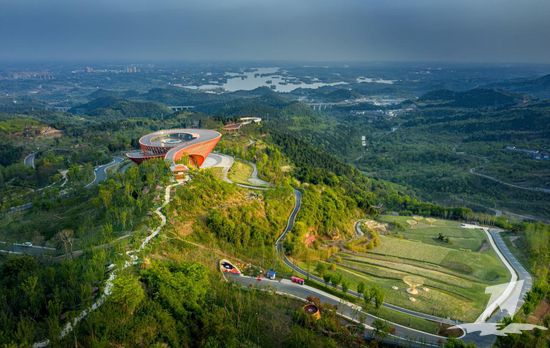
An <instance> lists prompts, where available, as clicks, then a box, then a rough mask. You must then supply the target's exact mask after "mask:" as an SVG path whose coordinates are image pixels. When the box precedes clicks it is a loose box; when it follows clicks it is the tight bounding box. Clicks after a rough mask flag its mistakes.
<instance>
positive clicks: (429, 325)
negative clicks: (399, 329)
mask: <svg viewBox="0 0 550 348" xmlns="http://www.w3.org/2000/svg"><path fill="white" fill-rule="evenodd" d="M306 284H307V285H309V286H312V287H314V288H317V289H319V290H323V291H325V292H328V293H329V294H332V295H335V296H338V297H341V298H343V299H345V300H346V301H349V302H353V303H356V304H357V305H359V306H362V307H363V306H364V302H363V301H362V300H361V299H359V298H357V297H355V296H352V295H350V294H345V295H344V293H343V292H342V291H341V290H338V289H336V288H334V287H333V286H330V285H325V284H322V283H319V282H317V281H315V280H311V279H307V280H306ZM367 312H368V313H369V314H372V315H375V316H377V317H379V318H382V319H384V320H387V321H390V322H392V323H396V324H400V325H403V326H407V327H410V328H413V329H416V330H420V331H424V332H429V333H432V334H438V332H439V330H440V325H439V324H438V323H436V322H433V321H431V320H426V319H422V318H418V317H415V316H412V315H408V314H405V313H401V312H398V311H395V310H393V309H390V308H385V307H381V308H379V309H377V310H367Z"/></svg>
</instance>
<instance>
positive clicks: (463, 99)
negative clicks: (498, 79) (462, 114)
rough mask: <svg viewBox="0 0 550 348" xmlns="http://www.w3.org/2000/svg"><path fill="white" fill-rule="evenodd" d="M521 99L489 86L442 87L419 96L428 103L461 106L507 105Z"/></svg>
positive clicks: (422, 101)
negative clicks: (464, 88)
mask: <svg viewBox="0 0 550 348" xmlns="http://www.w3.org/2000/svg"><path fill="white" fill-rule="evenodd" d="M521 100H522V98H521V97H520V96H519V95H514V94H511V93H509V92H504V91H496V90H494V89H488V88H475V89H471V90H468V91H464V92H457V91H451V90H448V89H440V90H435V91H431V92H428V93H426V94H424V95H422V96H421V97H420V98H418V102H420V103H424V104H427V105H437V106H450V107H459V108H491V107H495V108H497V107H505V106H512V105H514V104H517V103H518V102H520V101H521Z"/></svg>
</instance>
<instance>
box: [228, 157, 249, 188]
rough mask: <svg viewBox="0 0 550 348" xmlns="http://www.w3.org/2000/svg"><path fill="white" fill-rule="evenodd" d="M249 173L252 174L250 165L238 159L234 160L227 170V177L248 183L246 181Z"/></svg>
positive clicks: (237, 181) (234, 180)
mask: <svg viewBox="0 0 550 348" xmlns="http://www.w3.org/2000/svg"><path fill="white" fill-rule="evenodd" d="M251 174H252V166H251V165H249V164H247V163H244V162H241V161H239V160H235V162H234V163H233V166H232V167H231V169H230V170H229V179H230V180H232V181H233V182H236V183H239V184H246V185H250V183H249V182H248V179H249V178H250V175H251Z"/></svg>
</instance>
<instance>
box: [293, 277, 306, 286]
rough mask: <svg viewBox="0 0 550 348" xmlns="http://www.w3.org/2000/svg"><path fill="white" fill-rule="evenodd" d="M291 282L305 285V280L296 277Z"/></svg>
mask: <svg viewBox="0 0 550 348" xmlns="http://www.w3.org/2000/svg"><path fill="white" fill-rule="evenodd" d="M290 281H291V282H293V283H296V284H299V285H304V280H303V279H302V278H298V277H295V276H292V277H290Z"/></svg>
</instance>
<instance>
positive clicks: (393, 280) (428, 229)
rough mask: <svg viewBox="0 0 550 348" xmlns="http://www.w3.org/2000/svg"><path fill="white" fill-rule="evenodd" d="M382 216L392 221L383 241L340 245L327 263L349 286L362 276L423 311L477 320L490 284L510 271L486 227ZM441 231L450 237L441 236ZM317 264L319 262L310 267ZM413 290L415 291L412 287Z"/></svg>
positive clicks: (388, 296)
mask: <svg viewBox="0 0 550 348" xmlns="http://www.w3.org/2000/svg"><path fill="white" fill-rule="evenodd" d="M410 219H411V217H399V216H397V217H396V216H382V217H380V219H379V221H381V222H385V223H389V226H388V229H387V231H386V233H385V234H383V235H381V236H380V245H378V246H377V247H375V248H373V249H369V250H367V251H366V252H353V251H350V250H346V249H341V251H340V252H338V253H337V254H335V255H333V256H332V257H331V258H330V259H329V260H327V261H318V262H319V263H323V264H325V266H326V267H325V268H326V269H328V270H329V271H327V272H329V273H331V274H334V273H336V274H340V275H341V276H342V279H343V280H344V281H346V282H347V283H348V285H349V286H350V288H352V289H356V288H357V285H358V284H359V283H360V282H363V283H365V284H366V285H367V286H377V287H380V288H381V289H383V290H384V293H385V296H386V299H385V300H386V302H389V303H392V304H395V305H399V306H402V307H405V308H409V309H413V310H416V311H419V312H424V313H429V314H434V315H437V316H441V317H449V318H451V319H456V320H461V321H472V320H475V319H476V318H477V316H478V315H479V314H480V313H481V312H482V310H483V309H484V308H485V306H486V304H487V301H488V300H489V295H486V294H485V288H486V287H487V286H490V285H496V284H501V283H505V282H507V281H508V280H509V278H510V274H509V273H508V272H507V270H506V268H505V266H504V265H503V264H502V263H501V261H500V260H499V259H498V257H497V256H496V254H495V252H494V251H493V249H492V248H490V244H489V242H488V241H487V240H486V236H485V233H484V232H483V230H481V229H466V228H462V227H460V223H458V222H455V221H445V220H430V222H428V221H426V220H425V219H420V218H419V217H417V219H418V221H417V222H416V223H413V224H408V223H407V222H406V220H410ZM439 233H441V234H443V235H444V236H446V237H449V241H448V242H444V241H440V240H438V239H437V237H438V235H439ZM311 268H315V267H311ZM411 292H412V293H411Z"/></svg>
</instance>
